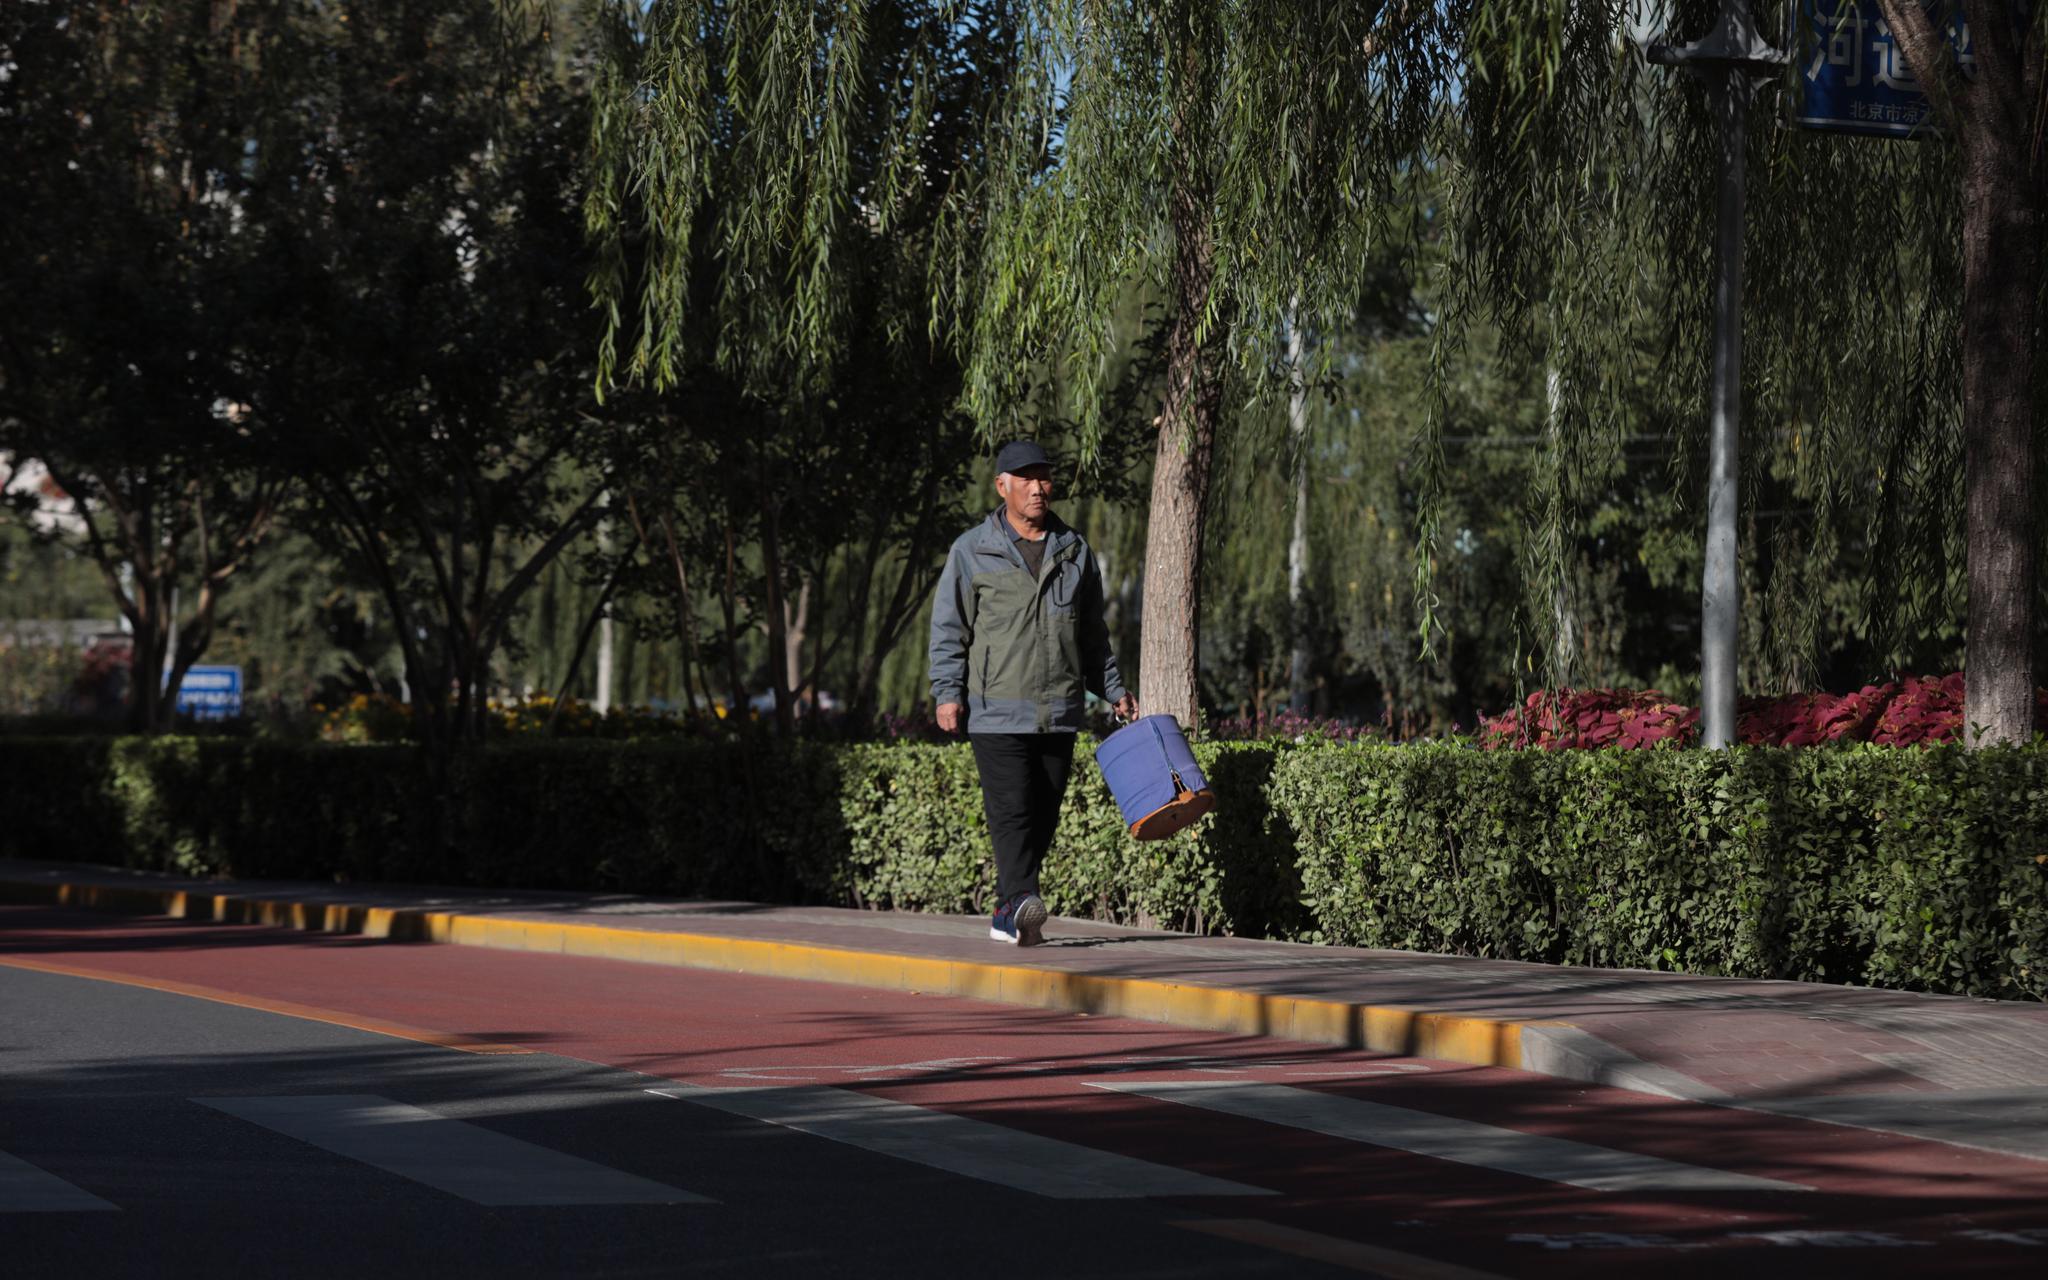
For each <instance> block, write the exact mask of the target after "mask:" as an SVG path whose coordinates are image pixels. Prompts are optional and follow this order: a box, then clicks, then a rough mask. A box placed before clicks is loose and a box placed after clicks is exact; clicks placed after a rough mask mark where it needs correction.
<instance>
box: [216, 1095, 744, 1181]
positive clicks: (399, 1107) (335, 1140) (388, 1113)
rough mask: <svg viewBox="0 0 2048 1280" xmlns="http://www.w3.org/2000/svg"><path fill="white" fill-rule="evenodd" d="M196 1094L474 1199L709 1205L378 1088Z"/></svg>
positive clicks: (289, 1132) (250, 1117) (318, 1143)
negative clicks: (265, 1095)
mask: <svg viewBox="0 0 2048 1280" xmlns="http://www.w3.org/2000/svg"><path fill="white" fill-rule="evenodd" d="M193 1101H194V1102H198V1103H202V1104H204V1105H206V1106H209V1107H212V1108H214V1109H215V1110H218V1111H225V1112H226V1113H227V1114H229V1115H231V1116H236V1117H238V1118H240V1119H243V1120H247V1121H249V1122H250V1123H252V1124H259V1125H262V1126H263V1127H264V1128H266V1129H270V1130H274V1131H275V1132H278V1133H282V1134H284V1135H286V1136H287V1137H292V1138H297V1139H298V1140H299V1141H301V1142H306V1143H310V1144H312V1145H313V1146H316V1147H319V1148H321V1149H322V1150H326V1151H331V1152H334V1153H335V1154H336V1155H342V1156H347V1157H348V1158H349V1159H351V1160H359V1161H361V1162H363V1163H364V1164H368V1165H374V1166H376V1167H377V1168H379V1169H383V1170H385V1171H387V1172H390V1173H395V1174H398V1175H399V1176H400V1177H404V1178H410V1179H412V1180H413V1181H414V1182H420V1183H425V1184H426V1185H427V1186H430V1187H435V1188H438V1189H439V1190H442V1191H446V1192H448V1193H449V1194H451V1195H457V1196H460V1197H462V1198H463V1199H465V1200H469V1201H472V1202H474V1203H476V1204H486V1205H573V1204H709V1203H711V1201H709V1200H708V1199H706V1198H705V1197H703V1196H700V1195H696V1194H694V1193H692V1192H688V1191H679V1190H677V1189H676V1188H674V1187H669V1186H664V1185H662V1184H661V1183H659V1182H653V1181H650V1180H649V1179H646V1178H642V1177H638V1176H636V1175H634V1174H630V1173H622V1172H620V1171H619V1170H617V1169H608V1168H606V1167H605V1166H603V1165H601V1164H594V1163H592V1162H591V1161H588V1160H584V1159H581V1158H580V1157H577V1156H571V1155H565V1154H563V1153H561V1152H559V1151H550V1150H548V1149H547V1148H545V1147H537V1146H534V1145H533V1144H532V1143H530V1142H521V1141H520V1140H518V1139H517V1138H511V1137H507V1136H506V1135H504V1134H502V1133H497V1132H494V1131H493V1130H490V1129H485V1128H482V1127H480V1126H478V1125H473V1124H466V1123H464V1122H462V1121H460V1120H450V1119H447V1118H445V1117H443V1116H437V1115H435V1114H434V1113H433V1112H431V1111H426V1110H423V1109H421V1108H419V1107H413V1106H407V1105H405V1104H404V1103H399V1102H393V1101H392V1100H390V1099H389V1098H380V1097H378V1096H376V1095H375V1094H366V1093H361V1094H357V1093H351V1094H317V1095H296V1096H287V1097H272V1098H194V1099H193Z"/></svg>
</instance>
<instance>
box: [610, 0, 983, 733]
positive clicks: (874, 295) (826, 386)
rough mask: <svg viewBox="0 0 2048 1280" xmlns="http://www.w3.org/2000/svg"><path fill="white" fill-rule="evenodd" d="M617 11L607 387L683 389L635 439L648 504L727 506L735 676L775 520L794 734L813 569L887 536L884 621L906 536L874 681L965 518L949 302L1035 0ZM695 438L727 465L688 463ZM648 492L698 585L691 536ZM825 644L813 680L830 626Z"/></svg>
mask: <svg viewBox="0 0 2048 1280" xmlns="http://www.w3.org/2000/svg"><path fill="white" fill-rule="evenodd" d="M605 14H606V22H607V25H608V29H609V31H610V34H611V37H612V38H611V40H610V44H609V49H608V52H607V54H606V56H605V57H604V59H603V60H602V64H601V67H600V74H599V77H598V84H597V89H596V101H597V109H596V114H595V118H594V121H593V126H592V132H591V152H592V159H593V163H592V169H593V180H592V184H591V187H590V191H589V195H588V198H587V200H586V203H585V214H586V223H587V228H588V230H589V233H590V235H591V236H592V238H593V240H594V242H595V244H596V245H597V247H598V255H599V266H598V269H597V270H596V271H595V273H594V274H593V277H592V280H591V288H592V293H593V295H594V297H595V299H596V301H597V304H598V306H599V308H600V309H601V310H602V311H603V313H604V317H605V321H606V329H605V335H604V338H603V346H602V348H601V351H600V370H599V381H600V390H601V391H602V390H604V389H605V388H609V387H612V386H614V385H620V384H639V385H642V386H645V387H646V388H648V389H650V390H651V391H652V392H653V393H654V395H655V398H656V401H657V403H658V405H659V406H660V411H661V415H662V416H661V418H660V419H659V420H657V421H656V422H655V424H654V425H653V426H652V427H651V428H650V432H649V438H647V439H644V440H641V441H638V442H630V441H629V442H625V444H626V446H627V447H631V448H634V449H637V451H638V456H639V457H641V458H642V459H645V460H647V465H646V466H644V467H642V468H640V469H641V470H642V472H643V474H645V475H646V476H647V477H648V483H647V484H646V485H645V489H647V490H661V492H659V493H653V492H647V493H643V495H642V501H643V502H651V501H653V500H655V499H657V498H658V499H659V501H660V502H661V503H663V504H668V503H671V502H678V501H679V502H680V504H681V508H682V510H683V512H684V513H685V514H687V513H688V512H689V511H690V509H692V508H695V509H696V510H698V511H702V510H703V509H705V508H707V507H721V508H722V511H721V514H720V515H719V517H718V523H719V524H720V527H719V528H718V529H717V530H716V531H715V532H716V534H717V535H719V536H718V537H717V538H715V539H713V540H714V541H718V542H721V543H722V549H723V552H724V554H723V556H722V557H716V556H714V557H713V558H715V559H719V560H720V561H721V562H722V564H723V565H724V575H723V576H724V582H725V583H726V587H725V590H724V593H723V595H722V596H721V600H720V603H721V606H722V608H723V610H724V612H725V615H726V634H727V646H726V647H727V651H728V658H727V666H728V680H729V683H730V685H731V686H732V696H734V697H735V698H737V697H738V696H739V693H740V689H739V684H740V678H739V674H738V670H737V668H738V659H737V657H736V656H735V655H733V653H732V649H733V646H732V644H731V640H732V635H733V631H734V619H735V615H736V612H737V607H736V604H735V595H736V592H737V588H736V587H735V586H733V585H732V584H733V583H734V582H735V580H736V578H737V576H738V573H739V571H738V570H737V569H736V568H735V564H736V553H735V551H734V547H735V544H736V542H738V541H742V540H744V539H743V536H739V535H736V530H742V529H744V530H751V531H752V532H753V533H754V534H755V535H756V536H755V538H754V543H755V545H756V546H757V547H758V550H759V552H760V559H761V563H762V571H761V574H760V576H759V579H758V581H759V582H760V584H761V586H762V591H761V592H760V594H761V596H762V597H763V598H762V599H761V600H760V601H759V602H758V604H759V609H758V614H759V616H760V618H761V619H762V621H763V622H764V623H765V624H766V628H767V631H768V646H767V652H768V660H769V661H768V665H769V672H770V677H771V681H772V684H773V688H774V693H775V698H776V704H777V708H776V709H777V717H778V723H779V724H780V725H781V726H782V727H783V728H784V729H785V730H787V729H789V728H790V727H791V726H792V723H793V710H794V698H795V693H796V691H797V689H798V688H800V687H801V685H802V684H803V683H804V678H803V672H802V670H801V664H800V662H799V660H798V655H797V654H796V652H795V650H798V649H800V647H801V645H802V641H803V636H802V631H803V630H804V629H805V627H806V623H805V622H804V617H805V615H806V613H807V612H808V611H807V609H806V603H807V601H809V599H810V593H809V592H808V591H807V590H806V584H809V583H812V582H814V581H822V578H823V577H824V574H823V571H822V568H821V566H822V565H823V564H824V563H825V562H826V561H827V560H828V559H830V558H831V557H834V556H838V557H840V558H841V559H842V561H844V560H845V559H846V558H847V557H849V556H861V555H864V556H865V559H864V561H863V562H862V564H861V565H859V566H853V576H854V577H856V578H858V579H859V581H860V584H861V585H860V586H859V587H858V588H857V590H856V592H855V595H856V597H857V599H856V600H855V601H854V602H852V603H850V604H849V605H848V606H847V609H846V612H847V613H848V614H849V616H852V617H854V618H855V619H856V623H855V625H856V626H863V627H864V626H867V625H868V618H867V615H868V608H869V603H870V600H869V593H868V584H869V582H870V580H872V579H875V578H876V574H875V573H874V567H875V565H876V564H878V563H879V562H880V560H881V559H882V558H884V557H887V556H890V555H894V554H896V553H897V552H899V551H900V552H901V556H902V564H901V566H900V567H901V573H900V574H898V575H896V576H895V578H894V582H895V585H894V587H893V588H892V587H879V586H878V590H877V591H876V593H875V594H876V595H878V596H880V597H882V599H881V600H879V601H877V602H876V603H877V604H878V607H879V621H878V622H876V623H875V624H874V631H875V634H876V639H877V643H876V645H875V646H874V648H873V649H870V650H867V651H866V652H865V653H862V652H861V650H862V645H861V643H860V642H859V641H858V640H857V641H856V642H855V643H854V644H853V645H852V648H853V650H854V651H855V653H856V654H857V655H859V656H858V659H857V661H856V662H855V663H854V665H855V666H856V667H857V668H858V669H859V670H860V672H861V675H860V676H859V677H858V681H859V683H860V684H861V685H862V687H863V688H864V689H870V688H871V687H872V685H873V682H874V680H875V679H876V678H877V677H878V674H879V664H880V658H881V656H882V655H885V654H886V652H887V650H888V649H889V647H891V646H892V645H893V643H894V641H895V639H896V637H897V636H898V635H899V634H900V633H901V630H902V627H903V625H904V624H905V622H906V621H907V620H908V619H909V618H910V617H913V616H914V614H915V609H916V606H917V604H918V603H920V602H921V597H922V596H923V595H924V594H925V593H926V592H927V591H928V590H929V588H930V585H931V582H932V580H933V575H932V574H931V573H930V572H928V569H929V568H930V567H931V566H930V562H932V561H934V560H935V559H936V558H937V554H938V552H939V551H940V550H941V549H943V546H944V543H945V540H946V539H947V538H949V537H950V536H951V533H952V532H953V530H951V529H947V528H945V525H946V523H947V522H948V521H949V520H951V519H952V516H953V511H952V508H951V507H950V505H949V504H947V503H945V502H943V501H942V499H944V498H945V497H947V496H949V494H950V492H951V490H952V489H953V488H954V487H956V486H957V483H958V479H957V476H956V475H955V474H954V473H955V472H956V471H957V470H958V469H959V468H960V466H961V464H963V463H964V462H965V460H966V458H967V456H968V451H969V448H970V447H971V441H970V440H969V439H968V438H967V433H966V432H965V431H964V429H963V424H962V423H961V422H960V421H958V420H957V419H958V413H957V409H956V407H955V402H956V401H957V399H958V386H959V371H958V363H957V361H956V360H955V359H954V357H953V354H952V352H951V351H950V350H949V349H948V348H947V345H946V344H945V343H944V342H942V341H940V340H938V339H936V338H935V337H934V335H933V333H932V325H931V316H932V306H933V304H932V301H931V298H932V291H933V290H934V289H935V288H936V289H937V290H939V292H940V293H941V295H942V296H943V295H945V294H946V293H947V291H948V290H947V286H946V285H945V284H944V283H943V282H944V279H945V278H946V277H947V276H949V275H957V273H958V271H959V265H958V264H959V263H960V262H961V261H963V260H964V258H965V257H967V256H968V255H969V249H970V246H971V245H972V244H973V243H974V241H975V239H976V237H977V236H978V234H979V229H980V226H981V221H980V216H979V210H980V203H979V195H978V192H979V191H980V189H981V186H982V183H983V173H984V169H985V157H986V154H987V152H986V139H985V132H986V131H985V128H984V122H985V121H986V119H987V117H988V116H989V114H990V109H991V104H992V103H994V102H995V101H997V100H998V99H999V97H1000V95H1001V94H1002V92H1003V90H1004V87H1005V85H1006V83H1007V74H1008V70H1007V69H1008V66H1009V63H1010V58H1011V51H1012V49H1013V47H1014V33H1013V30H1012V28H1011V20H1010V16H1009V6H1008V5H1005V4H1001V3H992V4H964V3H955V2H949V0H813V2H811V3H800V4H793V3H788V2H787V0H654V2H653V3H648V4H644V5H643V4H641V3H639V2H638V0H616V2H614V3H609V4H607V5H606V6H605ZM914 433H921V436H920V437H919V438H916V439H910V438H906V437H907V436H909V435H912V434H914ZM685 437H688V438H689V440H691V441H693V442H694V444H695V445H696V446H697V447H695V448H685V447H684V439H685ZM676 457H690V458H703V459H706V460H707V462H706V465H705V466H704V467H700V468H694V469H688V470H677V469H676V468H674V467H673V466H672V465H671V464H669V463H667V462H664V461H662V460H663V459H665V458H676ZM705 470H709V471H711V472H713V474H712V475H711V476H710V477H708V478H709V479H711V480H713V481H714V482H715V483H713V484H709V485H707V484H704V483H703V481H704V480H705V479H706V478H707V477H706V476H705V475H704V474H703V472H704V471H705ZM707 490H709V492H707ZM646 515H647V519H648V524H649V531H650V539H651V545H652V544H653V543H654V542H656V541H658V543H659V545H661V546H663V547H665V548H667V549H668V550H667V551H666V552H665V555H666V556H667V559H668V560H669V561H670V563H672V565H673V567H674V570H675V574H674V588H675V594H676V597H677V599H678V600H679V601H680V602H687V600H688V598H689V594H690V593H689V589H688V586H687V580H686V577H685V574H686V571H687V561H688V559H689V555H688V543H689V541H690V539H689V538H688V537H687V536H678V533H677V532H676V531H663V530H661V529H659V528H658V527H657V526H659V525H660V523H661V521H660V520H659V519H658V518H657V517H656V515H655V513H654V512H652V511H649V512H647V513H646ZM741 519H747V520H749V521H750V523H749V524H747V525H745V526H741V525H740V524H739V521H740V520H741ZM680 533H681V535H687V533H688V530H687V529H683V530H681V531H680ZM700 594H701V587H700ZM680 607H681V611H682V612H683V613H684V614H687V613H688V612H689V609H688V605H687V603H683V604H681V606H680ZM684 625H685V626H687V625H689V624H688V623H685V624H684ZM809 625H810V627H811V629H813V630H816V629H817V628H816V625H815V623H812V624H809ZM689 644H690V641H689V640H688V638H687V637H685V647H686V648H687V647H688V646H689ZM814 653H815V654H816V655H817V658H816V660H814V661H813V663H812V668H813V675H812V678H813V679H815V678H816V673H817V671H818V669H819V666H820V663H821V662H822V660H823V658H824V657H825V656H826V648H825V646H823V645H822V644H819V645H817V646H814Z"/></svg>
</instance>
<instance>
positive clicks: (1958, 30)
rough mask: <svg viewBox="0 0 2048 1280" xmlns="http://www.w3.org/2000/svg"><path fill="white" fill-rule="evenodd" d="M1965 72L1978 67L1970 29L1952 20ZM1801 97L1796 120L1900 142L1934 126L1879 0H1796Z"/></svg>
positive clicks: (1951, 33) (1951, 34) (1952, 37)
mask: <svg viewBox="0 0 2048 1280" xmlns="http://www.w3.org/2000/svg"><path fill="white" fill-rule="evenodd" d="M1948 44H1949V48H1950V49H1951V50H1952V51H1953V52H1954V54H1955V57H1956V61H1957V63H1958V64H1960V65H1961V67H1962V69H1963V74H1964V75H1974V74H1976V70H1977V55H1976V51H1975V50H1974V49H1973V48H1972V47H1971V45H1970V28H1969V24H1968V23H1965V22H1963V21H1962V20H1961V17H1960V14H1959V15H1958V16H1957V17H1956V18H1955V19H1953V20H1952V21H1951V22H1950V23H1949V27H1948ZM1798 66H1799V98H1798V104H1797V106H1796V107H1795V109H1794V113H1793V117H1792V120H1793V123H1794V124H1799V125H1803V126H1805V127H1806V128H1809V129H1830V130H1834V131H1836V132H1839V133H1863V134H1872V135H1876V136H1878V137H1886V138H1903V137H1907V136H1909V135H1912V134H1915V133H1927V132H1930V131H1932V130H1933V129H1935V128H1936V127H1937V125H1936V123H1935V120H1934V112H1933V108H1932V107H1931V106H1930V105H1929V103H1928V101H1927V94H1926V93H1925V91H1923V90H1922V89H1921V87H1920V82H1919V80H1918V79H1916V78H1915V77H1914V75H1913V73H1912V71H1911V70H1910V69H1909V68H1908V67H1907V66H1906V55H1905V51H1904V50H1902V49H1901V48H1899V43H1898V41H1897V40H1896V39H1894V38H1893V36H1892V28H1891V24H1890V23H1889V22H1886V21H1885V19H1884V12H1883V11H1882V10H1881V9H1880V8H1879V7H1878V5H1877V0H1799V64H1798Z"/></svg>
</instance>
